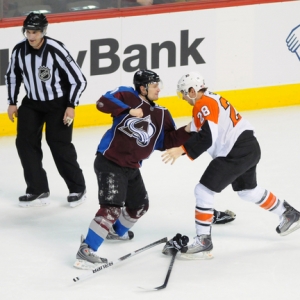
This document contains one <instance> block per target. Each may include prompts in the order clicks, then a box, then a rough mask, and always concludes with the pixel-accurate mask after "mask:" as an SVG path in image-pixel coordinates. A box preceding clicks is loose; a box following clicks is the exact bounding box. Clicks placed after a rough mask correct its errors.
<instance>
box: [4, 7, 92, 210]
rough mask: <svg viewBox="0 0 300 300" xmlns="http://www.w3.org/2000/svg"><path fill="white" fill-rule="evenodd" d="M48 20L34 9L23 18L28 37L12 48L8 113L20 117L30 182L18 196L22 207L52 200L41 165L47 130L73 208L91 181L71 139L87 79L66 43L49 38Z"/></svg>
mask: <svg viewBox="0 0 300 300" xmlns="http://www.w3.org/2000/svg"><path fill="white" fill-rule="evenodd" d="M47 26H48V21H47V18H46V17H45V16H44V15H43V14H39V13H34V12H31V13H30V14H29V15H28V16H27V17H26V19H25V21H24V23H23V28H22V30H23V34H24V36H25V39H23V40H22V41H21V42H19V43H18V44H17V45H16V46H15V47H14V49H13V52H12V55H11V60H10V63H9V66H8V69H7V73H6V76H5V79H6V86H7V90H8V104H9V106H8V110H7V112H8V117H9V119H10V120H11V121H12V122H14V117H17V118H18V119H17V120H18V124H17V138H16V147H17V150H18V154H19V157H20V160H21V163H22V166H23V170H24V177H25V181H26V184H27V189H26V194H25V195H23V196H21V197H19V204H20V206H22V207H31V206H43V205H48V204H49V203H50V200H49V195H50V191H49V185H48V180H47V174H46V172H45V170H44V169H43V166H42V159H43V153H42V147H41V139H42V130H43V127H44V124H45V125H46V126H45V130H46V141H47V143H48V145H49V147H50V150H51V153H52V156H53V159H54V162H55V164H56V167H57V169H58V172H59V174H60V175H61V176H62V178H63V179H64V180H65V182H66V184H67V187H68V189H69V196H68V197H67V200H68V202H69V203H70V206H71V207H75V206H77V205H79V204H81V203H82V202H83V201H84V200H85V193H86V186H85V180H84V177H83V174H82V170H81V169H80V167H79V164H78V163H77V154H76V150H75V147H74V145H73V144H72V132H73V123H72V122H73V119H74V116H75V110H74V108H75V106H77V105H78V104H79V98H80V96H81V94H82V92H83V91H84V90H85V88H86V85H87V82H86V79H85V77H84V75H83V74H82V72H81V70H80V68H79V66H78V65H77V63H76V62H75V61H74V60H73V58H72V56H71V55H70V53H69V51H68V50H67V49H66V47H65V46H64V44H63V43H61V42H59V41H56V40H54V39H52V38H50V37H46V31H47ZM21 83H24V87H25V90H26V96H25V97H24V98H23V100H22V104H21V105H20V107H19V109H18V108H17V98H18V94H19V90H20V86H21Z"/></svg>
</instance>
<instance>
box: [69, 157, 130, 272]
mask: <svg viewBox="0 0 300 300" xmlns="http://www.w3.org/2000/svg"><path fill="white" fill-rule="evenodd" d="M94 170H95V173H96V176H97V182H98V199H99V204H100V209H99V210H98V211H97V213H96V215H95V217H94V218H93V220H92V221H91V223H90V226H89V229H88V233H87V236H86V238H85V239H84V238H83V239H82V242H81V245H80V248H79V250H78V252H77V255H76V262H75V264H74V266H75V267H77V268H81V269H88V268H94V267H95V264H99V263H103V262H104V260H103V259H102V258H101V257H98V256H97V255H96V254H95V252H96V251H97V250H98V249H99V247H100V246H101V245H102V243H103V242H104V240H105V238H106V236H107V235H108V232H109V230H110V229H111V228H112V226H113V224H114V223H115V221H116V220H117V219H118V218H119V216H120V214H121V208H122V206H123V205H124V204H125V198H126V191H127V183H128V177H127V172H126V170H124V168H122V167H120V166H118V165H116V164H115V163H113V162H111V161H109V160H108V159H106V158H105V157H104V156H103V155H102V154H100V153H98V155H97V156H96V158H95V162H94Z"/></svg>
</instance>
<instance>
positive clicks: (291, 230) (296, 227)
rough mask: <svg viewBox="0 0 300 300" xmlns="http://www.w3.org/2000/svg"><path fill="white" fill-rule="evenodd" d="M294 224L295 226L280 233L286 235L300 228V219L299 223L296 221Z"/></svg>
mask: <svg viewBox="0 0 300 300" xmlns="http://www.w3.org/2000/svg"><path fill="white" fill-rule="evenodd" d="M293 225H294V226H293V227H290V228H289V229H288V230H287V231H285V232H283V233H280V235H281V236H285V235H288V234H290V233H292V232H294V231H296V230H297V229H299V228H300V219H299V220H298V221H297V223H294V224H293Z"/></svg>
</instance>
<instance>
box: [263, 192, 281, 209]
mask: <svg viewBox="0 0 300 300" xmlns="http://www.w3.org/2000/svg"><path fill="white" fill-rule="evenodd" d="M276 200H277V198H276V197H275V196H274V195H273V194H272V193H270V194H269V196H268V198H267V200H266V201H265V202H264V203H263V204H261V205H260V207H261V208H264V209H267V210H269V209H270V208H271V207H273V206H274V204H275V203H276Z"/></svg>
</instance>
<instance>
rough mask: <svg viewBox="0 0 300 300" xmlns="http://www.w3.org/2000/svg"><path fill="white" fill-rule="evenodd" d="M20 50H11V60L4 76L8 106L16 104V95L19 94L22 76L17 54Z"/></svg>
mask: <svg viewBox="0 0 300 300" xmlns="http://www.w3.org/2000/svg"><path fill="white" fill-rule="evenodd" d="M19 51H20V48H17V47H15V48H14V49H13V52H12V55H11V60H10V62H9V65H8V68H7V72H6V75H5V83H6V87H7V92H8V98H7V101H8V104H9V105H16V104H17V102H18V95H19V92H20V86H21V83H22V74H21V71H20V68H19V63H18V59H17V56H18V53H19Z"/></svg>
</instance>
